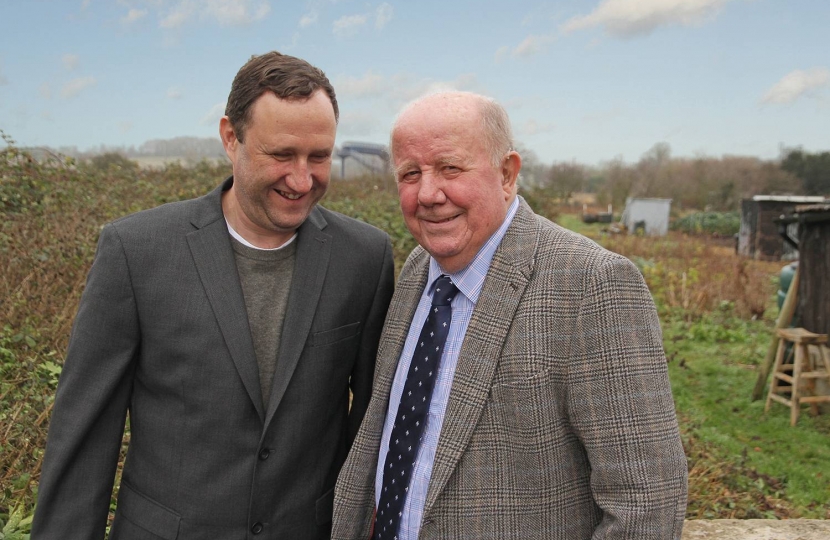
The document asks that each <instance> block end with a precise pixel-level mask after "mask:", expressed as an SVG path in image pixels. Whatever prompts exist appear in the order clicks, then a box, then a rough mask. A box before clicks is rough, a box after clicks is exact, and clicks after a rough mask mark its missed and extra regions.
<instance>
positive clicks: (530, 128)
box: [519, 118, 556, 135]
mask: <svg viewBox="0 0 830 540" xmlns="http://www.w3.org/2000/svg"><path fill="white" fill-rule="evenodd" d="M555 128H556V126H555V125H554V124H553V122H543V123H539V122H537V121H536V120H534V119H533V118H530V119H528V120H526V121H525V122H524V123H523V124H522V125H521V127H520V128H519V133H521V134H522V135H538V134H540V133H548V132H550V131H553V130H554V129H555Z"/></svg>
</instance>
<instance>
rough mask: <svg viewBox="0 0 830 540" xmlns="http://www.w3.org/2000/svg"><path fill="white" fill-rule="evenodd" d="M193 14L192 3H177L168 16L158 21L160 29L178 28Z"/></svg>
mask: <svg viewBox="0 0 830 540" xmlns="http://www.w3.org/2000/svg"><path fill="white" fill-rule="evenodd" d="M194 14H195V6H194V5H193V2H187V1H184V2H179V4H177V5H176V6H175V7H174V8H173V9H171V10H170V12H168V14H167V15H166V16H165V17H164V18H162V19H161V21H159V26H160V27H161V28H168V29H169V28H178V27H180V26H182V25H183V24H184V23H186V22H187V20H188V19H190V18H191V17H192V16H193V15H194Z"/></svg>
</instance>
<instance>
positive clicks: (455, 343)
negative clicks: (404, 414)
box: [375, 197, 519, 540]
mask: <svg viewBox="0 0 830 540" xmlns="http://www.w3.org/2000/svg"><path fill="white" fill-rule="evenodd" d="M518 208H519V200H518V197H517V198H515V199H514V200H513V203H512V204H511V205H510V208H509V209H508V210H507V215H506V216H505V218H504V222H503V223H502V224H501V227H499V229H498V230H497V231H496V232H495V233H493V236H491V237H490V239H489V240H487V242H486V243H485V244H484V245H483V246H482V248H481V249H480V250H479V252H478V254H476V256H475V258H474V259H473V260H472V262H471V263H470V264H469V265H467V267H466V268H464V269H463V270H461V271H459V272H456V273H455V274H447V275H449V276H450V278H452V282H453V283H454V284H455V286H456V287H458V290H459V291H460V292H461V294H456V295H455V298H454V299H453V302H452V323H451V324H450V333H449V336H448V337H447V344H446V345H445V346H444V352H443V355H442V356H441V360H440V364H439V367H438V376H437V378H436V379H435V390H433V394H432V402H431V403H430V407H429V413H428V414H427V423H426V426H425V427H424V435H423V440H422V442H421V447H420V448H419V449H418V455H417V457H416V458H415V468H414V470H413V471H412V481H411V484H410V486H409V492H408V494H407V498H406V502H405V503H404V508H403V514H402V515H401V521H400V523H401V525H400V531H399V534H398V540H416V539H417V538H418V532H419V531H420V528H421V519H422V518H423V513H424V503H425V501H426V496H427V487H428V486H429V479H430V477H431V476H432V464H433V461H434V460H435V451H436V449H437V447H438V437H439V435H440V434H441V425H442V424H443V423H444V412H445V411H446V409H447V402H448V401H449V396H450V389H451V387H452V380H453V376H454V375H455V366H456V364H457V363H458V353H459V351H460V350H461V344H462V342H463V341H464V334H465V333H466V332H467V325H468V324H469V323H470V318H471V317H472V315H473V309H474V308H475V305H476V302H477V301H478V296H479V294H480V293H481V288H482V286H483V285H484V278H485V277H487V271H488V270H489V269H490V262H491V261H492V260H493V254H494V253H495V252H496V248H497V247H498V246H499V244H500V243H501V240H502V238H504V233H505V232H506V231H507V227H509V226H510V223H511V222H512V221H513V216H515V215H516V210H517V209H518ZM441 274H446V272H444V271H443V270H441V267H440V266H439V265H438V263H437V262H436V261H435V259H433V258H432V257H430V260H429V276H428V278H427V286H426V287H425V288H424V292H423V293H422V294H421V300H420V302H419V303H418V308H417V310H416V311H415V316H414V317H413V318H412V323H411V324H410V326H409V334H408V335H407V337H406V343H405V344H404V348H403V352H401V357H400V358H399V359H398V368H397V371H396V372H395V379H394V381H393V382H392V390H391V391H390V394H389V407H388V409H387V411H386V421H385V422H384V424H383V438H382V439H381V441H383V443H382V444H381V448H380V455H379V456H378V466H377V467H378V468H377V471H376V475H375V506H377V504H378V501H379V499H380V493H381V491H382V489H383V488H382V486H383V464H384V463H385V462H386V453H387V451H388V450H389V434H390V433H391V432H392V425H393V424H394V423H395V415H396V414H397V412H398V404H399V403H400V401H401V393H403V386H404V382H405V381H406V374H407V373H408V371H409V362H410V361H411V360H412V355H413V353H414V352H415V343H416V342H417V341H418V335H419V334H420V333H421V327H422V326H423V325H424V320H425V319H426V316H427V312H428V311H429V307H430V305H431V304H432V291H433V289H434V287H435V280H436V279H438V278H439V277H440V276H441Z"/></svg>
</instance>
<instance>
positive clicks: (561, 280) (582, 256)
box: [505, 207, 642, 291]
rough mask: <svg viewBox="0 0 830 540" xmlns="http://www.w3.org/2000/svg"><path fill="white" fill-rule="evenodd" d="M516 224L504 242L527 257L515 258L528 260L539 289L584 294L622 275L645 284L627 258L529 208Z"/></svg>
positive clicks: (519, 216)
mask: <svg viewBox="0 0 830 540" xmlns="http://www.w3.org/2000/svg"><path fill="white" fill-rule="evenodd" d="M513 225H515V227H514V226H513ZM513 225H511V228H512V229H513V231H511V234H509V235H508V236H506V237H505V241H509V242H510V243H511V244H512V245H513V249H515V250H516V251H517V252H518V253H524V254H525V255H524V257H522V256H516V257H515V259H516V261H517V262H519V261H521V260H524V261H526V262H527V263H528V264H529V265H530V266H531V267H532V268H533V269H534V270H533V272H532V275H533V278H531V279H532V281H534V282H535V283H536V284H537V286H540V287H549V286H553V285H554V284H555V285H556V287H563V286H564V287H567V288H568V289H573V290H583V291H584V290H586V289H587V288H590V287H593V286H598V285H600V284H602V283H604V282H606V281H608V280H612V281H616V280H617V279H619V277H620V276H625V280H626V281H629V280H633V281H635V282H639V281H642V275H641V274H640V272H639V270H638V269H637V267H636V266H635V265H634V263H632V262H631V261H630V260H628V259H627V258H626V257H624V256H622V255H619V254H618V253H614V252H612V251H609V250H608V249H605V248H604V247H602V246H600V245H599V244H597V243H596V242H595V241H593V240H591V239H590V238H587V237H585V236H583V235H581V234H578V233H575V232H573V231H571V230H568V229H566V228H564V227H562V226H560V225H557V224H556V223H553V222H552V221H550V220H549V219H547V218H544V217H542V216H539V215H537V214H535V213H533V212H532V211H531V210H530V208H529V207H524V208H523V209H522V211H521V212H519V213H518V214H517V215H516V219H515V220H514V223H513ZM508 238H509V240H508ZM592 284H593V285H592Z"/></svg>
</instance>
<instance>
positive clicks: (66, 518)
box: [32, 224, 140, 540]
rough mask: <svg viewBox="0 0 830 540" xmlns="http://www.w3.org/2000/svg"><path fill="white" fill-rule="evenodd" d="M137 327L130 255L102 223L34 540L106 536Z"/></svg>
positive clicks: (54, 422)
mask: <svg viewBox="0 0 830 540" xmlns="http://www.w3.org/2000/svg"><path fill="white" fill-rule="evenodd" d="M139 337H140V330H139V324H138V316H137V311H136V303H135V299H134V296H133V290H132V287H131V282H130V274H129V268H128V264H127V257H126V254H125V251H124V248H123V245H122V243H121V239H120V238H119V236H118V232H117V230H116V228H115V226H114V225H112V224H110V225H107V226H105V227H104V229H103V230H102V232H101V237H100V240H99V242H98V251H97V253H96V256H95V261H94V263H93V265H92V268H91V270H90V272H89V275H88V277H87V284H86V288H85V290H84V293H83V296H82V297H81V302H80V306H79V309H78V313H77V315H76V317H75V322H74V325H73V329H72V334H71V337H70V343H69V349H68V351H67V356H66V360H65V362H64V366H63V371H62V373H61V376H60V380H59V383H58V390H57V394H56V397H55V405H54V410H53V412H52V417H51V420H50V424H49V434H48V436H47V442H46V455H45V458H44V463H43V470H42V473H41V477H40V485H39V488H38V502H37V506H36V508H35V518H34V523H33V526H32V538H33V539H35V540H58V539H60V540H75V539H78V540H80V539H83V540H100V539H103V538H104V532H105V527H106V522H107V514H108V511H109V506H110V497H111V495H112V487H113V481H114V476H115V469H116V465H117V463H118V456H119V450H120V448H121V440H122V437H123V433H124V422H125V418H126V414H127V408H128V405H129V401H130V395H131V391H132V376H133V372H134V364H135V358H136V355H137V352H138V349H139V339H140V338H139Z"/></svg>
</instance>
